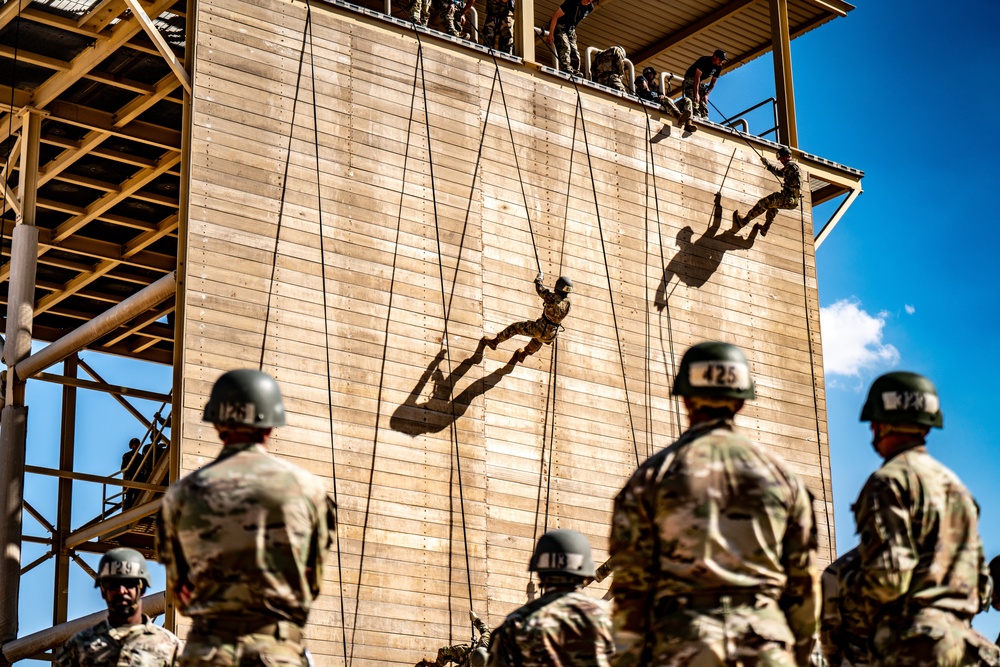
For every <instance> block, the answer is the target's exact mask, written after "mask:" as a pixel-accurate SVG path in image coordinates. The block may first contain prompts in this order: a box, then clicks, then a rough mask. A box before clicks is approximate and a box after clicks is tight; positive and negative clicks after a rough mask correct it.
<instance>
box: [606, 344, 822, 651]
mask: <svg viewBox="0 0 1000 667" xmlns="http://www.w3.org/2000/svg"><path fill="white" fill-rule="evenodd" d="M673 394H674V395H676V396H681V397H683V399H684V407H685V409H686V410H687V414H688V417H689V419H690V422H691V426H690V428H689V429H688V430H687V431H686V432H685V433H684V434H683V435H682V436H681V437H680V439H679V440H677V441H676V442H675V443H673V444H672V445H670V446H669V447H667V448H666V449H663V450H661V451H660V452H659V453H657V454H656V455H654V456H652V457H651V458H649V459H648V460H647V461H646V462H645V463H643V464H642V465H641V466H640V467H639V469H638V470H637V471H636V472H635V474H634V475H632V478H631V479H630V480H629V481H628V482H627V483H626V485H625V488H623V489H622V491H621V492H620V493H619V494H618V497H617V498H616V499H615V509H614V517H613V523H612V527H611V549H610V551H611V563H612V567H613V568H614V580H613V582H612V584H611V593H612V595H613V596H614V600H615V616H614V618H615V645H616V649H617V654H616V658H615V666H616V667H673V666H675V665H677V666H679V665H699V666H700V667H715V666H720V667H721V666H723V665H725V666H734V667H735V666H737V665H740V666H742V667H752V666H757V665H760V666H768V667H772V666H773V667H779V666H780V667H790V666H791V665H795V664H798V665H800V666H805V665H808V664H809V658H810V654H811V653H812V649H813V645H814V636H815V633H816V631H817V629H818V626H819V623H818V614H819V604H820V599H819V580H818V573H817V570H816V566H815V563H814V556H815V551H816V527H815V525H814V522H813V509H812V498H811V497H810V495H809V492H808V491H807V490H806V488H805V486H804V485H803V483H802V482H801V481H800V480H799V479H798V477H796V476H795V475H794V474H792V473H791V472H790V471H788V470H786V469H785V467H784V465H783V464H782V463H781V462H780V461H779V460H778V459H777V458H776V457H775V456H773V455H772V454H771V453H770V452H768V451H767V450H765V449H764V448H763V447H762V446H760V445H758V444H756V443H754V442H752V441H751V440H749V439H747V438H746V437H745V436H742V435H740V434H739V433H738V432H737V431H736V427H735V426H734V424H733V418H734V417H735V415H736V413H738V412H739V411H740V410H741V409H742V407H743V402H744V400H746V399H752V398H753V397H754V385H753V381H752V380H751V378H750V367H749V365H748V364H747V361H746V358H745V357H744V356H743V353H742V352H741V351H740V350H739V349H738V348H736V347H734V346H732V345H728V344H726V343H718V342H706V343H699V344H698V345H695V346H693V347H692V348H690V349H689V350H688V351H687V352H685V354H684V357H683V358H682V359H681V364H680V368H679V370H678V372H677V378H676V380H675V381H674V387H673Z"/></svg>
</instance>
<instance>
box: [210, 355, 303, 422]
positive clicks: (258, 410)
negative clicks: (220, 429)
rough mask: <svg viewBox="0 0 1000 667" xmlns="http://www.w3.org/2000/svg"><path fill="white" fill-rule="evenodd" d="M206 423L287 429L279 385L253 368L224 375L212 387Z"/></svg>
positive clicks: (265, 374)
mask: <svg viewBox="0 0 1000 667" xmlns="http://www.w3.org/2000/svg"><path fill="white" fill-rule="evenodd" d="M202 420H203V421H206V422H212V423H214V424H230V425H241V426H253V427H255V428H271V427H274V426H284V425H285V406H284V404H283V403H282V402H281V390H280V389H278V383H277V382H276V381H275V380H274V378H272V377H271V376H270V375H268V374H267V373H262V372H260V371H255V370H250V369H240V370H235V371H229V372H228V373H224V374H223V375H222V377H220V378H219V379H218V380H216V381H215V385H214V386H213V387H212V394H211V396H209V398H208V403H207V404H206V405H205V414H204V416H203V417H202Z"/></svg>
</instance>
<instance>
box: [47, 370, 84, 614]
mask: <svg viewBox="0 0 1000 667" xmlns="http://www.w3.org/2000/svg"><path fill="white" fill-rule="evenodd" d="M77 366H78V364H77V356H76V355H75V354H74V355H70V356H69V357H67V358H66V359H65V360H64V361H63V375H64V376H65V377H66V378H67V379H75V378H76V373H77ZM75 449H76V387H74V386H73V385H72V384H65V385H63V391H62V425H61V428H60V430H59V471H60V472H72V470H73V452H74V450H75ZM72 528H73V480H72V479H67V478H65V477H60V478H59V483H58V489H57V497H56V529H57V530H56V532H55V533H53V535H52V536H53V539H54V541H53V544H52V552H53V553H54V554H55V555H56V564H55V565H56V566H55V581H54V582H53V586H52V588H53V596H52V598H53V599H52V625H59V624H60V623H65V622H66V620H67V618H68V608H69V566H70V556H69V552H68V551H67V550H66V549H64V548H63V540H64V539H65V538H66V536H67V535H69V533H70V530H71V529H72Z"/></svg>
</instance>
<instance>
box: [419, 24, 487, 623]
mask: <svg viewBox="0 0 1000 667" xmlns="http://www.w3.org/2000/svg"><path fill="white" fill-rule="evenodd" d="M413 34H414V35H416V38H417V63H418V65H419V71H420V84H421V89H422V93H423V100H424V126H425V128H426V132H427V164H428V166H429V169H430V178H431V188H430V190H431V205H432V208H433V211H434V232H435V237H436V238H435V241H436V242H437V252H438V276H439V278H440V281H441V310H442V316H443V320H444V325H443V327H444V332H443V333H444V338H443V339H442V340H441V345H442V347H443V349H444V350H445V362H446V363H447V367H448V384H449V387H448V396H449V397H451V396H452V395H453V394H454V389H455V387H454V382H455V381H454V379H453V375H452V363H451V347H450V345H448V340H449V336H448V312H447V306H446V304H445V296H444V295H445V288H444V255H443V254H442V250H441V229H440V225H439V223H438V207H437V192H436V190H435V189H434V184H435V179H434V154H433V151H432V150H431V119H430V112H429V110H428V101H427V81H426V79H425V71H424V55H423V42H422V41H421V39H420V31H418V30H417V29H416V26H414V30H413ZM414 87H416V82H414ZM459 259H460V258H459ZM456 270H457V269H456ZM449 405H450V406H451V413H452V419H451V424H450V425H449V433H450V434H451V440H452V446H453V447H454V451H455V468H454V472H453V474H455V475H457V477H458V501H459V509H460V510H461V516H462V544H463V547H464V553H465V579H466V584H467V587H468V597H469V609H472V606H473V599H472V565H471V563H470V561H469V535H468V528H467V525H466V518H465V489H464V486H463V484H462V454H461V451H460V450H459V442H458V413H457V408H456V407H455V401H454V400H450V401H449ZM452 486H453V485H452V484H451V483H449V490H450V489H451V488H452ZM448 537H449V542H450V541H451V539H452V538H451V535H450V531H449V536H448ZM453 554H454V549H453V548H451V547H450V546H449V549H448V561H449V563H448V565H449V567H448V569H449V572H450V571H451V570H452V569H453V568H452V565H451V559H452V557H453ZM451 584H452V580H451V576H450V575H449V577H448V588H449V594H448V597H449V598H450V597H451V590H450V589H451ZM451 613H452V609H451V605H450V604H449V605H448V615H449V617H450V616H451ZM451 627H452V623H451V622H449V623H448V641H449V643H450V642H451Z"/></svg>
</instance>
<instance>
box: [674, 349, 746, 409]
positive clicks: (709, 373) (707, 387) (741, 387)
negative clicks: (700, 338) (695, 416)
mask: <svg viewBox="0 0 1000 667" xmlns="http://www.w3.org/2000/svg"><path fill="white" fill-rule="evenodd" d="M671 393H672V394H673V395H674V396H706V397H712V398H734V399H740V400H745V399H752V398H754V396H755V393H754V386H753V378H751V377H750V364H748V363H747V358H746V357H745V356H744V355H743V352H742V351H741V350H740V348H738V347H736V346H735V345H730V344H729V343H721V342H718V341H707V342H704V343H698V344H697V345H692V346H691V347H690V348H688V351H687V352H685V353H684V356H683V357H682V358H681V365H680V368H678V369H677V377H676V378H674V387H673V390H672V392H671Z"/></svg>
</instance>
